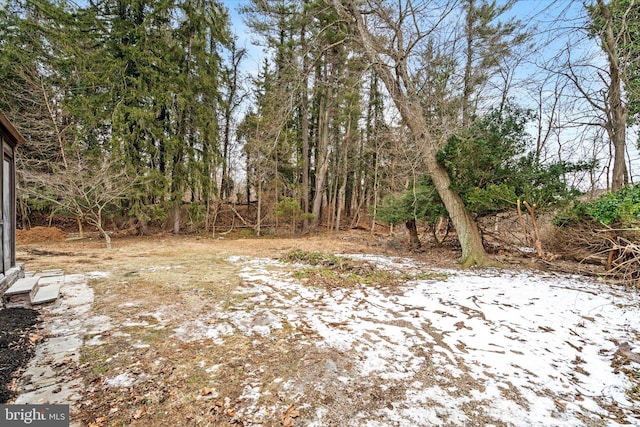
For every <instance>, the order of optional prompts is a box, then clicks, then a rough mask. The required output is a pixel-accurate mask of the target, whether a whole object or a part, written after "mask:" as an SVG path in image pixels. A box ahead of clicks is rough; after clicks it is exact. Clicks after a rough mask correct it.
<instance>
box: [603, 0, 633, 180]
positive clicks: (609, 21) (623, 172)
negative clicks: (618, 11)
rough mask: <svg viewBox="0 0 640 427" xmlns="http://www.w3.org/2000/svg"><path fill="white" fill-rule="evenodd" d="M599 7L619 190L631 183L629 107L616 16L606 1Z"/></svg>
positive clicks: (614, 159) (616, 177) (614, 170)
mask: <svg viewBox="0 0 640 427" xmlns="http://www.w3.org/2000/svg"><path fill="white" fill-rule="evenodd" d="M598 8H599V9H600V13H601V15H602V18H603V19H604V26H605V28H604V33H601V34H600V37H601V38H602V43H603V45H604V48H605V51H606V53H607V58H608V61H609V75H610V78H611V81H610V82H609V93H608V99H607V104H608V105H607V107H608V108H607V119H608V122H609V123H608V124H607V126H606V129H607V133H608V135H609V139H610V141H611V144H612V145H613V173H612V177H611V191H616V190H619V189H620V188H622V187H623V186H624V185H626V184H628V182H627V180H628V178H627V165H626V162H625V145H626V138H627V136H626V130H627V114H628V113H627V108H626V106H625V104H624V102H623V100H622V81H621V79H620V54H619V52H618V48H617V44H616V36H615V35H614V33H613V17H612V16H611V10H610V9H609V6H607V5H606V4H605V3H604V1H603V0H598Z"/></svg>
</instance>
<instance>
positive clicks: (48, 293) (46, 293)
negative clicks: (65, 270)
mask: <svg viewBox="0 0 640 427" xmlns="http://www.w3.org/2000/svg"><path fill="white" fill-rule="evenodd" d="M59 296H60V285H48V286H43V287H41V288H39V289H38V292H37V293H36V294H35V296H34V297H33V298H31V305H40V304H46V303H48V302H53V301H56V300H57V299H58V297H59Z"/></svg>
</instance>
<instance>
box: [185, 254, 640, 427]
mask: <svg viewBox="0 0 640 427" xmlns="http://www.w3.org/2000/svg"><path fill="white" fill-rule="evenodd" d="M344 256H347V257H350V258H355V259H359V260H363V261H367V262H369V263H373V264H375V265H376V266H377V267H378V268H380V269H387V270H391V271H396V272H411V271H414V272H415V271H418V270H419V271H428V270H429V269H428V266H425V265H419V264H416V262H415V261H414V260H406V259H400V258H389V257H381V256H362V255H344ZM229 261H230V262H232V263H234V264H236V265H239V266H241V267H242V270H241V273H240V275H241V277H242V279H243V281H242V285H241V287H240V288H239V290H238V291H237V292H239V293H242V294H243V295H244V296H245V297H247V298H245V299H244V300H243V301H244V302H242V303H241V305H240V306H237V307H234V309H233V310H228V311H226V312H225V313H219V314H218V316H217V321H216V322H215V323H214V324H211V322H209V323H208V324H205V323H201V324H200V326H199V327H197V325H193V324H191V325H190V327H189V330H190V334H189V335H190V337H191V338H193V337H194V334H195V335H198V334H205V335H207V336H209V337H214V338H216V339H218V340H220V342H222V340H224V337H225V336H228V335H231V334H234V333H237V332H241V333H242V334H244V335H246V336H251V337H254V344H255V345H259V343H261V342H262V341H263V340H265V339H266V340H269V337H270V335H271V334H272V333H273V332H274V331H276V330H278V329H282V328H283V327H285V325H289V327H290V328H292V330H293V331H294V333H295V334H297V335H298V337H297V345H298V346H301V347H304V348H310V347H315V348H317V351H310V350H308V349H307V350H305V354H307V355H316V356H309V357H308V358H305V360H303V363H304V365H305V366H306V367H307V369H302V370H301V371H300V372H298V373H297V374H296V375H295V376H293V377H291V378H273V380H272V381H273V383H275V384H278V387H277V388H278V393H280V395H282V396H283V397H284V396H286V400H287V401H289V400H291V401H294V402H296V405H297V407H298V409H299V410H300V413H301V415H300V418H299V420H300V424H301V425H318V426H323V425H354V426H355V425H369V426H388V425H398V426H404V425H465V424H467V425H514V426H531V425H561V426H583V425H593V426H602V425H621V424H632V425H633V424H635V425H640V419H639V418H638V417H639V416H640V413H639V412H638V408H637V407H636V408H634V404H633V403H632V402H631V400H630V399H629V397H628V395H627V393H628V392H629V391H630V390H631V388H632V387H633V385H632V383H631V382H630V381H629V379H628V378H627V374H625V373H624V372H623V371H621V370H619V369H618V365H619V364H622V363H627V364H629V363H631V364H632V365H631V366H632V367H633V369H635V372H636V373H637V372H638V368H640V365H638V364H635V365H633V362H632V361H630V360H628V359H627V358H626V356H625V354H629V353H624V352H621V348H622V349H625V348H626V349H630V350H631V351H632V352H635V353H639V352H640V307H639V302H640V299H639V298H638V294H637V293H633V292H626V291H624V290H620V289H613V288H610V287H608V286H605V285H603V284H595V283H590V282H589V281H586V280H585V279H582V278H580V277H569V276H563V275H557V274H549V275H546V276H541V275H540V274H536V275H534V274H533V273H522V274H521V273H517V272H513V271H502V270H481V271H463V272H460V271H453V270H451V271H446V270H438V271H437V273H443V274H444V275H446V278H444V279H443V278H442V274H439V275H437V276H434V278H426V279H425V280H413V281H409V282H407V283H406V284H405V285H404V286H399V287H387V286H384V285H379V286H364V285H362V286H356V287H352V288H345V289H333V290H326V289H322V288H318V287H314V286H313V285H312V284H309V283H306V282H305V280H304V279H296V278H294V275H293V274H292V272H291V266H290V265H284V264H282V263H281V262H279V261H275V260H270V259H255V258H250V257H232V258H229ZM299 267H300V268H302V267H303V266H299ZM230 325H231V326H232V327H229V326H230ZM186 327H187V326H186V325H185V328H186ZM194 328H195V329H194ZM178 331H179V332H180V335H181V336H182V338H183V339H190V338H189V337H188V336H185V333H186V331H187V329H183V330H180V329H178ZM626 343H628V344H626ZM319 353H321V354H322V356H317V355H318V354H319ZM631 354H633V353H631ZM627 366H629V365H627ZM246 369H247V371H252V370H254V369H260V368H259V367H257V366H253V364H252V363H251V361H248V362H247V366H246ZM272 388H273V385H268V384H263V383H260V381H255V378H253V379H252V378H251V375H248V376H247V378H246V379H245V389H244V390H245V392H244V393H243V396H241V397H240V399H239V401H240V402H243V403H244V404H241V405H239V409H238V414H239V415H240V416H242V418H243V419H244V420H245V422H248V423H249V424H261V423H263V422H265V420H266V418H265V417H267V416H268V414H269V413H270V408H265V407H261V406H260V394H261V393H262V392H263V391H264V390H270V389H272Z"/></svg>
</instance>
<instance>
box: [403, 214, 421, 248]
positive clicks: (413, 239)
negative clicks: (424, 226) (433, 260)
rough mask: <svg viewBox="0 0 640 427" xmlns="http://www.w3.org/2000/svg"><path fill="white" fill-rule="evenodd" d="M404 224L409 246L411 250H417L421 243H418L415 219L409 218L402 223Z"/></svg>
mask: <svg viewBox="0 0 640 427" xmlns="http://www.w3.org/2000/svg"><path fill="white" fill-rule="evenodd" d="M404 225H405V226H406V227H407V230H409V246H410V247H411V250H412V251H419V250H420V248H421V247H422V244H421V243H420V237H419V236H418V227H417V226H416V220H415V219H409V220H407V221H406V222H405V223H404Z"/></svg>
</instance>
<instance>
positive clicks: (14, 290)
mask: <svg viewBox="0 0 640 427" xmlns="http://www.w3.org/2000/svg"><path fill="white" fill-rule="evenodd" d="M39 280H40V277H38V276H34V277H25V278H23V279H18V280H16V282H15V283H14V284H13V285H12V286H11V287H10V288H9V289H7V291H6V292H5V293H4V296H3V297H2V298H3V300H4V305H5V307H7V308H12V307H26V306H28V305H29V304H31V300H32V299H33V298H34V297H35V295H36V293H37V292H38V288H39V285H38V282H39Z"/></svg>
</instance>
